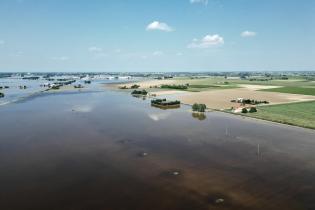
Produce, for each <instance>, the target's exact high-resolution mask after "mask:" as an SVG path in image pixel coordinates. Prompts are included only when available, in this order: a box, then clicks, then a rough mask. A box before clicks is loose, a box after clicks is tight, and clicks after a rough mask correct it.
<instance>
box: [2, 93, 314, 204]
mask: <svg viewBox="0 0 315 210" xmlns="http://www.w3.org/2000/svg"><path fill="white" fill-rule="evenodd" d="M0 116H1V118H0V119H1V120H0V209H1V210H24V209H27V210H43V209H45V210H129V209H130V210H134V209H135V210H142V209H143V210H155V209H163V210H164V209H166V210H177V209H178V210H185V209H193V210H196V209H198V210H199V209H201V210H203V209H233V210H235V209H242V210H247V209H262V210H266V209H268V210H273V209H274V210H282V209H285V210H290V209H292V210H293V209H305V210H306V209H307V210H311V209H315V155H314V154H315V132H314V131H312V130H307V129H302V128H295V127H290V126H285V125H279V124H274V123H269V122H263V121H258V120H251V119H243V118H241V117H238V116H233V115H228V114H224V113H218V112H210V113H207V114H206V115H205V116H197V115H194V114H192V113H191V112H189V108H188V107H185V106H183V107H182V108H180V109H172V110H161V109H157V108H154V107H151V106H150V103H149V100H142V99H139V98H134V97H131V96H130V95H129V94H128V93H123V92H113V91H110V90H105V91H102V92H86V93H84V92H83V93H67V94H62V93H61V94H47V95H43V96H42V97H35V98H32V99H30V100H25V101H22V102H20V103H13V104H9V105H6V106H0Z"/></svg>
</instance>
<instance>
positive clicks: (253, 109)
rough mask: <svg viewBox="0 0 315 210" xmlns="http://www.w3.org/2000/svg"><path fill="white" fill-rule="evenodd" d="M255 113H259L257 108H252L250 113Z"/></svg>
mask: <svg viewBox="0 0 315 210" xmlns="http://www.w3.org/2000/svg"><path fill="white" fill-rule="evenodd" d="M254 112H257V109H256V107H251V108H250V109H249V113H254Z"/></svg>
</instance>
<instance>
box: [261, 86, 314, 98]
mask: <svg viewBox="0 0 315 210" xmlns="http://www.w3.org/2000/svg"><path fill="white" fill-rule="evenodd" d="M263 91H268V92H279V93H292V94H302V95H313V96H315V87H280V88H272V89H266V90H263Z"/></svg>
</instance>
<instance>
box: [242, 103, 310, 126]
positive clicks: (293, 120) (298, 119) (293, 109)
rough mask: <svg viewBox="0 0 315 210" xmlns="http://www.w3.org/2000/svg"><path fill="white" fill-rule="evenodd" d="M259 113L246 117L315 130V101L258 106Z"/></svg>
mask: <svg viewBox="0 0 315 210" xmlns="http://www.w3.org/2000/svg"><path fill="white" fill-rule="evenodd" d="M257 110H258V112H256V113H248V114H245V115H246V116H250V117H255V118H260V119H264V120H270V121H274V122H279V123H284V124H289V125H296V126H300V127H306V128H312V129H315V101H311V102H299V103H291V104H281V105H271V106H258V107H257Z"/></svg>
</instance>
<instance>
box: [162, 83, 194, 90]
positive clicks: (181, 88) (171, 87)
mask: <svg viewBox="0 0 315 210" xmlns="http://www.w3.org/2000/svg"><path fill="white" fill-rule="evenodd" d="M188 86H189V84H186V85H161V88H163V89H176V90H187V89H188Z"/></svg>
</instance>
